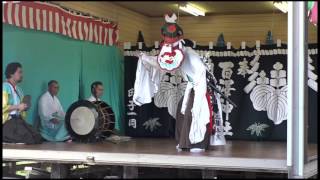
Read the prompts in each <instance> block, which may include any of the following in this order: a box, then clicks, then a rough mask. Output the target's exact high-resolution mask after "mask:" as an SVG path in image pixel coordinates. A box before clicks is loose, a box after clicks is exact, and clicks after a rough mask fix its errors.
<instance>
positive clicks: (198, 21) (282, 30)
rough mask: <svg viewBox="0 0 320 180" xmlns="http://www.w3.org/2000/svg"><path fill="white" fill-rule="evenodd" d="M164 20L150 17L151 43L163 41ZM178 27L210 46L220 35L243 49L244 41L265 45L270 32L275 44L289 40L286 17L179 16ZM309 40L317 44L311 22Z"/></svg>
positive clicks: (189, 37)
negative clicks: (258, 41)
mask: <svg viewBox="0 0 320 180" xmlns="http://www.w3.org/2000/svg"><path fill="white" fill-rule="evenodd" d="M163 21H164V20H163V18H151V29H150V31H151V32H150V33H151V37H152V39H151V41H156V40H158V39H160V27H161V25H162V24H163ZM272 22H273V25H272ZM179 25H180V26H181V27H182V29H183V31H184V36H185V38H188V39H191V40H195V41H196V42H197V44H203V45H208V43H209V41H213V42H214V43H215V42H216V40H217V38H218V36H219V34H220V33H223V35H224V39H225V41H226V42H228V41H229V42H231V43H232V45H234V46H235V47H240V44H241V41H246V43H247V44H248V45H249V46H252V45H254V44H255V42H256V40H260V42H261V44H262V43H264V41H265V39H266V34H267V32H268V30H272V32H273V38H274V40H275V41H276V39H281V41H284V42H286V40H287V14H274V16H273V15H272V14H253V15H216V16H205V17H180V18H179ZM272 27H273V28H272ZM309 41H310V42H317V28H316V26H314V25H312V24H311V23H309Z"/></svg>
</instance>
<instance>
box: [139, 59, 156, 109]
mask: <svg viewBox="0 0 320 180" xmlns="http://www.w3.org/2000/svg"><path fill="white" fill-rule="evenodd" d="M145 60H146V61H148V60H150V61H148V62H156V57H154V56H146V55H142V57H140V58H139V61H138V65H137V70H136V79H135V82H134V94H133V102H134V103H135V104H136V105H138V106H141V105H143V104H147V103H151V102H152V97H153V96H154V94H155V93H156V92H157V91H158V89H159V88H158V87H159V83H160V81H159V78H160V77H159V76H160V73H159V72H157V71H158V70H157V69H156V68H154V66H153V65H150V64H149V63H145V62H144V61H145Z"/></svg>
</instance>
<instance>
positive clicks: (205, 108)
mask: <svg viewBox="0 0 320 180" xmlns="http://www.w3.org/2000/svg"><path fill="white" fill-rule="evenodd" d="M176 19H177V16H176V15H175V14H173V15H172V16H171V17H169V16H168V15H166V16H165V20H166V23H165V24H164V25H163V26H162V28H161V34H162V37H163V42H162V43H161V50H160V53H159V54H158V56H148V55H146V54H144V53H141V54H140V55H139V62H138V67H137V72H136V80H135V84H134V89H135V91H134V96H133V101H134V102H135V104H137V105H139V106H141V105H142V104H146V103H151V102H152V97H154V95H155V93H156V92H157V91H158V89H159V85H160V80H161V77H162V75H164V74H165V73H166V72H173V71H176V70H177V69H179V70H180V71H181V73H182V75H183V77H184V79H185V80H186V81H188V84H187V87H186V90H185V93H184V97H183V98H182V99H181V100H180V102H177V103H179V105H178V109H177V116H176V140H177V144H178V145H177V149H178V150H181V149H187V150H189V149H190V151H192V152H197V151H203V150H205V149H207V148H208V147H209V144H210V138H212V139H211V140H213V138H214V137H215V136H214V134H215V133H216V131H217V130H218V129H217V128H216V127H215V122H216V121H217V120H218V119H219V118H220V117H222V114H221V113H222V111H221V103H220V100H219V99H220V98H219V97H218V96H217V94H216V93H215V92H214V91H213V90H212V89H211V88H210V87H209V86H208V85H207V82H212V81H215V79H214V77H213V76H212V75H211V76H208V74H207V67H206V65H205V64H204V63H203V62H202V60H201V59H200V56H199V55H198V54H197V53H196V52H195V51H194V50H193V49H192V48H190V47H186V46H184V41H183V39H182V37H183V31H182V29H181V27H180V26H179V25H177V24H176V22H175V21H176ZM216 97H217V98H216ZM217 118H218V119H217ZM220 120H221V119H219V122H221V121H220ZM222 133H223V132H222ZM223 138H224V137H223Z"/></svg>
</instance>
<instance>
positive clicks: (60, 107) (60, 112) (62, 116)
mask: <svg viewBox="0 0 320 180" xmlns="http://www.w3.org/2000/svg"><path fill="white" fill-rule="evenodd" d="M58 102H59V116H60V117H61V119H62V120H64V118H65V115H66V113H65V112H64V110H63V107H62V105H61V103H60V101H59V100H58Z"/></svg>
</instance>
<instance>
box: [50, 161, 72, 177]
mask: <svg viewBox="0 0 320 180" xmlns="http://www.w3.org/2000/svg"><path fill="white" fill-rule="evenodd" d="M67 175H68V168H67V165H66V164H52V165H51V175H50V178H51V179H61V178H66V177H67Z"/></svg>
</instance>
